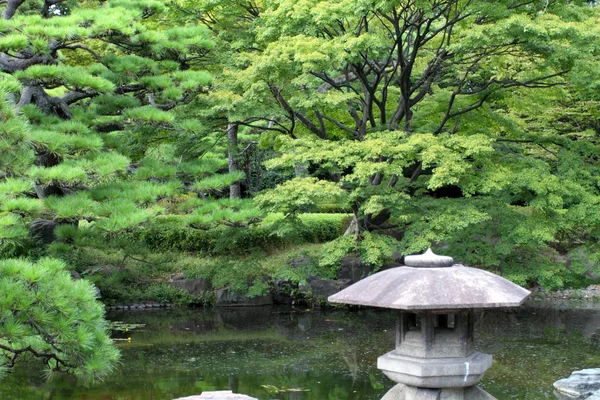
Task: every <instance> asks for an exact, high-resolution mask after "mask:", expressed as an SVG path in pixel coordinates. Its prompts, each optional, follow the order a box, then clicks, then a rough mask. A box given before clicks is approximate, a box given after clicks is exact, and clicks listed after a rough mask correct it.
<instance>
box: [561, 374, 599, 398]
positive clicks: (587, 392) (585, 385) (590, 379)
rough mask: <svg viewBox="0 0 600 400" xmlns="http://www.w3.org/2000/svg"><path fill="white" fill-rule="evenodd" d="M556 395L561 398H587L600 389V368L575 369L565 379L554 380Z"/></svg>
mask: <svg viewBox="0 0 600 400" xmlns="http://www.w3.org/2000/svg"><path fill="white" fill-rule="evenodd" d="M554 389H556V392H555V394H556V397H557V398H558V399H560V400H562V399H577V400H583V399H588V398H589V397H591V396H592V395H594V396H595V395H596V393H597V392H598V391H600V368H590V369H583V370H581V371H575V372H573V373H572V374H571V376H569V377H568V378H565V379H560V380H558V381H556V382H554Z"/></svg>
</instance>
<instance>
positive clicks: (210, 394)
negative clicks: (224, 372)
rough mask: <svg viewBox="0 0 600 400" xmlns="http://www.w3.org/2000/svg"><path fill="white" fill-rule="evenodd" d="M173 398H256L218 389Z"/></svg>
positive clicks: (215, 399)
mask: <svg viewBox="0 0 600 400" xmlns="http://www.w3.org/2000/svg"><path fill="white" fill-rule="evenodd" d="M175 400H257V399H256V398H254V397H250V396H246V395H243V394H235V393H233V392H232V391H231V390H219V391H217V392H203V393H202V394H201V395H198V396H188V397H180V398H178V399H175Z"/></svg>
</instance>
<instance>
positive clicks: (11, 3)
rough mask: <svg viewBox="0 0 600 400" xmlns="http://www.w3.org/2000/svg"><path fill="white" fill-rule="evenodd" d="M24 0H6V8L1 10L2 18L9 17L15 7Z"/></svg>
mask: <svg viewBox="0 0 600 400" xmlns="http://www.w3.org/2000/svg"><path fill="white" fill-rule="evenodd" d="M24 2H25V0H8V1H7V2H6V8H5V9H4V11H3V12H2V19H11V18H12V17H13V15H15V13H16V12H17V9H18V8H19V7H20V6H21V4H23V3H24Z"/></svg>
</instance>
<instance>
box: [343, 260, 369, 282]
mask: <svg viewBox="0 0 600 400" xmlns="http://www.w3.org/2000/svg"><path fill="white" fill-rule="evenodd" d="M372 272H373V268H372V267H370V266H368V265H365V264H364V263H363V262H362V261H361V259H360V257H356V256H346V257H344V258H342V259H341V260H340V268H339V269H338V273H337V279H349V280H350V281H351V282H352V283H355V282H358V281H360V280H361V279H363V278H366V277H367V276H369V275H370V274H371V273H372Z"/></svg>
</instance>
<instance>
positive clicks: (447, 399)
mask: <svg viewBox="0 0 600 400" xmlns="http://www.w3.org/2000/svg"><path fill="white" fill-rule="evenodd" d="M381 400H496V398H495V397H493V396H492V395H490V394H489V393H487V392H486V391H485V390H483V389H480V388H478V387H477V386H472V387H468V388H464V389H462V388H461V389H438V390H431V389H423V388H414V387H410V386H406V385H403V384H401V383H399V384H397V385H396V386H394V387H393V388H391V389H390V390H389V391H388V392H387V393H386V394H385V395H384V396H383V397H382V399H381Z"/></svg>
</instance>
